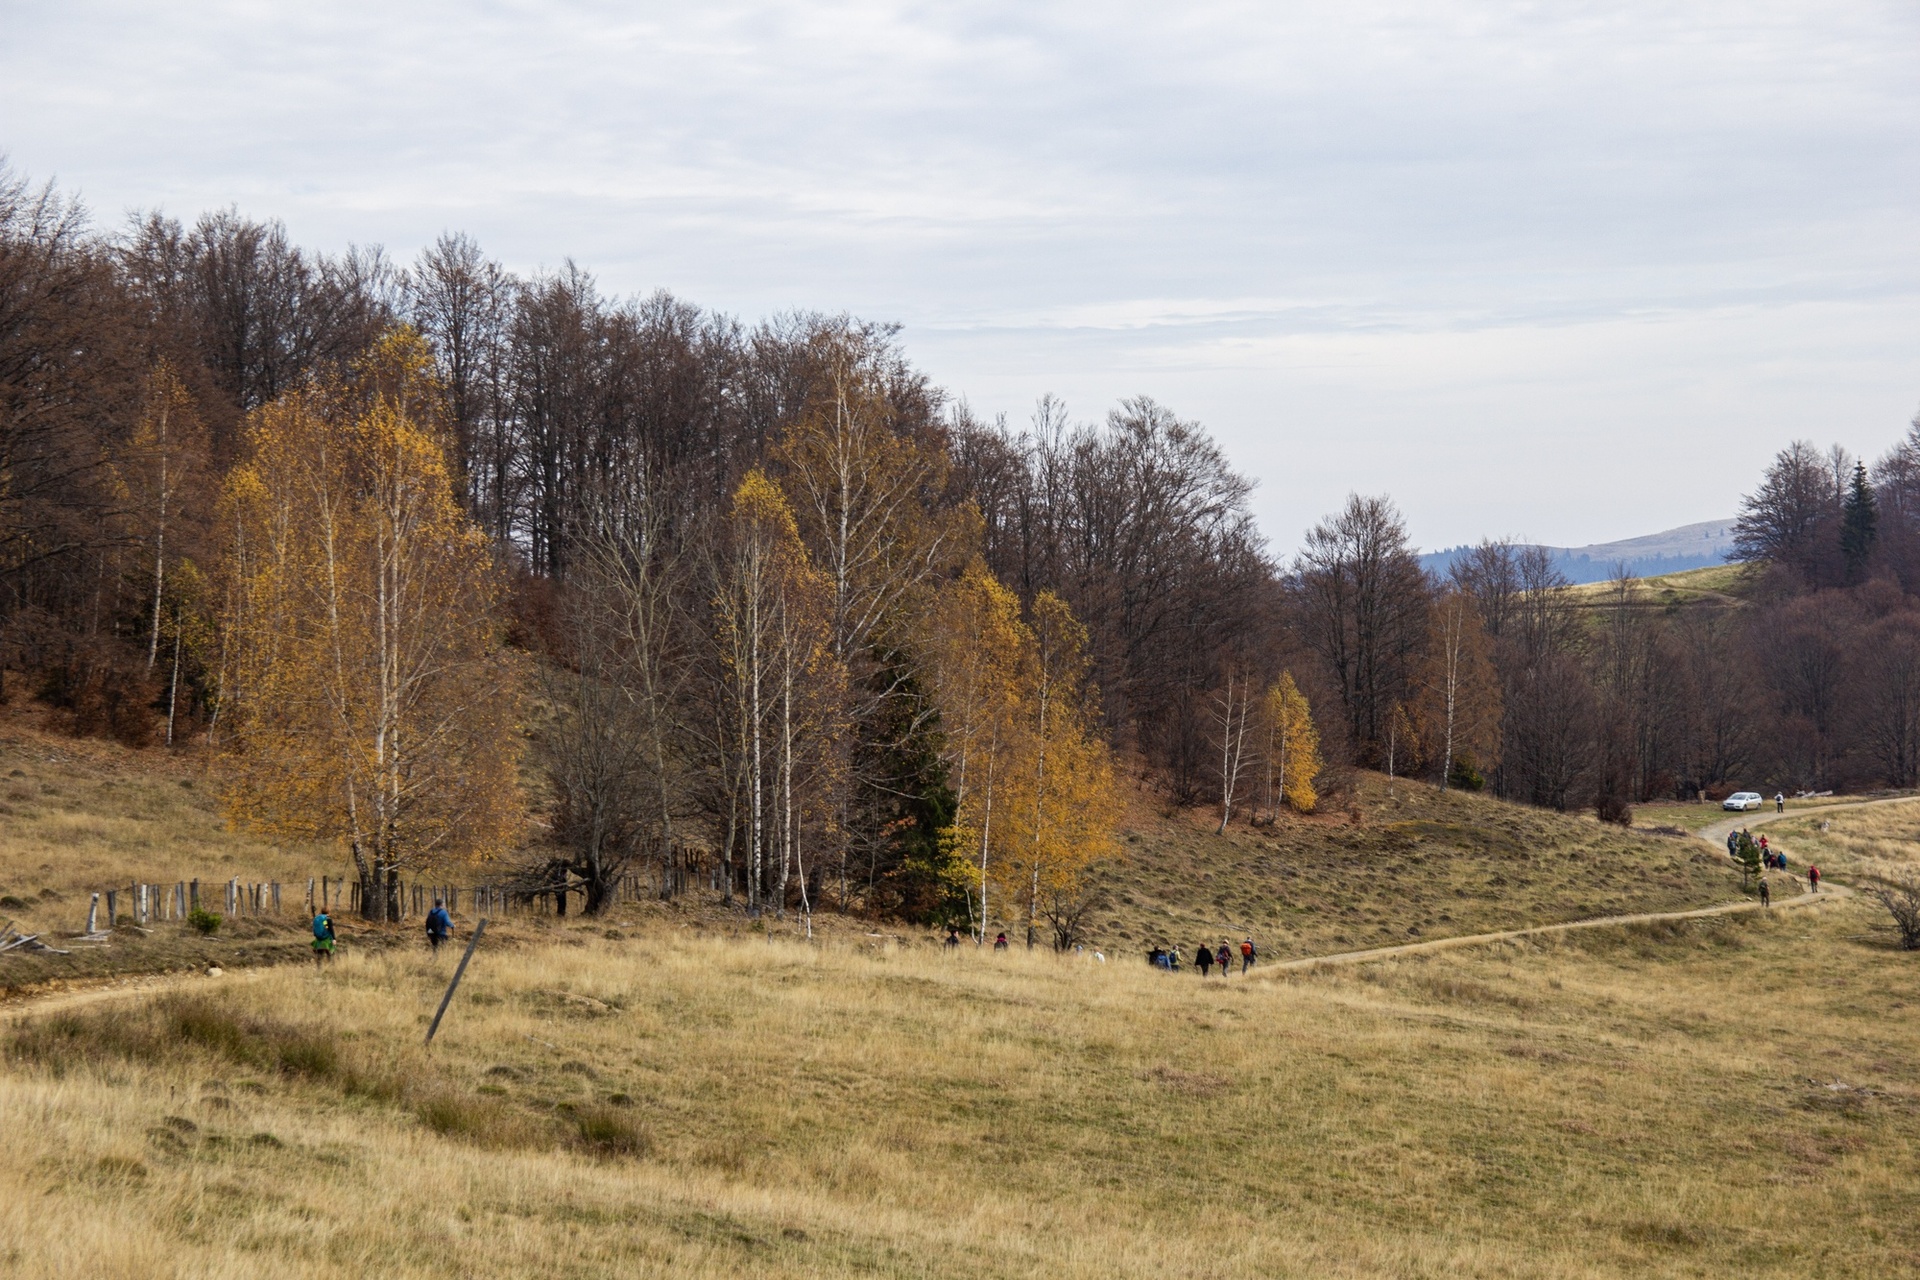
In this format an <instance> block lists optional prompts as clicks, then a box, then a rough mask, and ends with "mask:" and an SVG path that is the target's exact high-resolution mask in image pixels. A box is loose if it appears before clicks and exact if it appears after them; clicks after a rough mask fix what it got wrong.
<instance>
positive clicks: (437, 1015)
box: [427, 916, 487, 1045]
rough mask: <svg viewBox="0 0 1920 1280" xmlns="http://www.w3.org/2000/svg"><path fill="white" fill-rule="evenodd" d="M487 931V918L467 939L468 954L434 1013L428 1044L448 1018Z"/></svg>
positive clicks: (475, 927) (462, 960) (428, 1032)
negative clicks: (454, 998)
mask: <svg viewBox="0 0 1920 1280" xmlns="http://www.w3.org/2000/svg"><path fill="white" fill-rule="evenodd" d="M486 931H487V921H486V917H484V916H482V917H481V918H480V922H479V923H478V924H476V925H474V926H473V936H472V937H471V938H469V939H467V950H466V954H464V955H462V956H461V957H460V966H459V968H457V969H455V970H454V971H453V981H452V982H449V983H448V984H447V994H445V995H444V996H441V997H440V1007H439V1008H438V1009H437V1010H435V1011H434V1014H433V1024H432V1025H431V1026H429V1027H428V1028H427V1043H428V1044H429V1045H431V1044H432V1043H433V1035H434V1032H436V1031H438V1030H440V1019H442V1018H444V1017H446V1016H447V1006H448V1005H450V1004H452V1003H453V993H454V991H455V989H456V988H458V987H459V985H460V978H461V976H462V975H463V974H465V973H466V971H467V961H469V960H471V959H473V949H474V948H475V947H477V946H479V945H480V935H481V934H483V933H485V932H486Z"/></svg>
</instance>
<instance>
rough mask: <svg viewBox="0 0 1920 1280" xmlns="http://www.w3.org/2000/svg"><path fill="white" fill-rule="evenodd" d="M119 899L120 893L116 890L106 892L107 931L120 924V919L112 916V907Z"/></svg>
mask: <svg viewBox="0 0 1920 1280" xmlns="http://www.w3.org/2000/svg"><path fill="white" fill-rule="evenodd" d="M119 898H120V891H119V890H118V889H109V890H107V928H109V929H111V928H113V927H114V926H115V925H116V924H118V923H119V922H120V917H119V916H117V915H115V914H114V906H115V904H116V903H117V902H118V901H119Z"/></svg>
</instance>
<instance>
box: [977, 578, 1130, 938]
mask: <svg viewBox="0 0 1920 1280" xmlns="http://www.w3.org/2000/svg"><path fill="white" fill-rule="evenodd" d="M1019 638H1020V639H1021V640H1024V641H1025V642H1026V643H1027V645H1028V654H1027V655H1026V657H1025V660H1024V661H1023V662H1021V663H1020V664H1019V668H1018V669H1019V670H1020V671H1021V672H1022V674H1023V675H1024V677H1025V678H1024V679H1023V680H1022V681H1020V682H1019V684H1018V686H1017V688H1016V698H1017V701H1018V705H1017V707H1016V711H1015V715H1014V720H1013V728H1014V731H1015V734H1014V746H1015V753H1014V754H1015V755H1016V758H1018V760H1019V761H1020V767H1019V768H1018V770H1017V771H1016V772H1015V773H1014V775H1013V777H1012V778H1011V779H1010V781H1012V782H1013V785H1012V786H1011V787H1010V788H1009V791H1010V792H1011V793H1012V796H1013V798H1014V803H1012V804H1010V805H1009V806H1008V810H1007V812H1008V822H1007V824H1006V827H1007V832H1008V835H1009V839H1008V840H1007V842H1006V843H1007V848H1008V856H1007V857H1006V858H1004V859H1003V861H1002V866H1003V867H1004V868H1005V869H1006V870H1007V871H1008V872H1010V873H1011V874H1009V875H1007V876H1005V877H1003V879H1005V880H1007V881H1008V882H1009V883H1008V884H1007V886H1006V890H1005V891H1007V892H1023V893H1024V895H1025V898H1026V928H1027V946H1029V947H1032V946H1033V945H1034V942H1035V938H1036V934H1037V926H1038V921H1039V918H1040V916H1041V915H1042V913H1043V904H1046V905H1051V904H1054V903H1058V902H1061V901H1069V900H1072V899H1074V898H1076V897H1077V896H1078V894H1077V890H1078V888H1079V884H1080V881H1081V880H1082V878H1083V877H1084V874H1085V872H1086V870H1087V868H1089V867H1090V866H1092V865H1093V864H1094V863H1096V862H1099V861H1101V860H1102V859H1105V858H1108V857H1111V856H1112V855H1113V853H1114V851H1115V848H1116V845H1115V843H1114V838H1113V832H1114V829H1115V827H1116V826H1117V825H1118V820H1119V790H1118V786H1117V784H1116V783H1115V781H1114V776H1113V766H1112V763H1111V760H1110V759H1109V756H1108V753H1107V748H1106V744H1105V742H1104V741H1102V740H1101V738H1100V736H1099V732H1098V727H1097V725H1098V714H1099V711H1098V708H1097V707H1096V706H1095V705H1094V704H1093V698H1092V695H1091V691H1090V690H1089V689H1088V688H1087V683H1086V671H1087V658H1086V643H1087V632H1086V628H1085V627H1083V626H1082V625H1081V624H1080V622H1079V620H1078V619H1076V618H1075V617H1074V616H1073V611H1072V610H1071V609H1069V608H1068V607H1067V604H1066V602H1065V601H1064V600H1062V599H1061V598H1060V597H1059V596H1057V595H1054V594H1053V593H1052V592H1050V591H1043V592H1041V593H1040V595H1039V596H1037V597H1036V598H1035V600H1034V603H1033V610H1032V621H1031V623H1030V624H1029V626H1028V627H1027V628H1026V633H1025V635H1024V636H1020V637H1019ZM1048 914H1050V915H1054V916H1057V915H1059V914H1060V913H1058V912H1050V913H1048Z"/></svg>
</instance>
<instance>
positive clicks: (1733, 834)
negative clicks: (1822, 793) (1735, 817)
mask: <svg viewBox="0 0 1920 1280" xmlns="http://www.w3.org/2000/svg"><path fill="white" fill-rule="evenodd" d="M1776 798H1777V799H1779V798H1780V797H1776ZM1747 846H1752V847H1754V848H1757V849H1758V850H1759V851H1760V866H1761V868H1762V869H1763V870H1765V871H1785V872H1788V874H1792V869H1791V868H1790V867H1788V865H1787V855H1786V854H1784V853H1782V852H1780V851H1779V850H1778V849H1775V848H1772V847H1771V846H1769V845H1768V844H1767V838H1766V837H1765V836H1761V837H1759V838H1758V839H1755V838H1754V835H1753V832H1751V831H1749V830H1747V829H1746V828H1745V827H1742V828H1741V829H1740V830H1738V831H1729V832H1727V856H1728V857H1729V858H1732V859H1734V860H1735V861H1739V860H1740V850H1741V849H1742V848H1744V847H1747ZM1807 892H1808V893H1818V892H1820V868H1818V867H1816V866H1811V865H1809V866H1808V867H1807ZM1760 905H1761V906H1763V907H1768V906H1772V905H1773V893H1772V891H1771V890H1770V889H1769V888H1768V887H1767V878H1766V877H1765V876H1764V875H1763V876H1761V877H1760Z"/></svg>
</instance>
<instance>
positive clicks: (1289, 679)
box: [1262, 671, 1322, 813]
mask: <svg viewBox="0 0 1920 1280" xmlns="http://www.w3.org/2000/svg"><path fill="white" fill-rule="evenodd" d="M1262 713H1263V714H1262V719H1263V720H1264V721H1265V725H1264V726H1263V727H1264V737H1265V740H1266V742H1267V744H1268V746H1267V776H1268V784H1267V785H1268V791H1269V793H1270V799H1269V801H1268V803H1269V807H1271V806H1272V799H1271V793H1272V792H1274V791H1275V790H1276V789H1277V791H1278V799H1279V802H1280V803H1281V804H1284V805H1286V806H1287V807H1288V808H1289V809H1292V810H1293V811H1294V812H1295V813H1312V812H1313V809H1314V806H1315V805H1316V804H1318V803H1319V799H1320V798H1319V796H1318V795H1317V794H1316V793H1315V791H1314V789H1313V780H1314V779H1315V778H1317V777H1319V776H1320V769H1321V763H1322V762H1321V759H1320V731H1319V730H1318V729H1316V728H1315V727H1314V724H1313V712H1312V710H1311V708H1309V707H1308V706H1307V696H1306V695H1305V694H1303V693H1301V692H1300V686H1299V685H1297V684H1295V683H1294V681H1293V673H1292V672H1291V671H1283V672H1281V673H1280V680H1279V682H1278V683H1277V684H1275V685H1274V686H1273V688H1271V689H1269V690H1267V697H1266V705H1265V706H1264V707H1263V708H1262Z"/></svg>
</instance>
